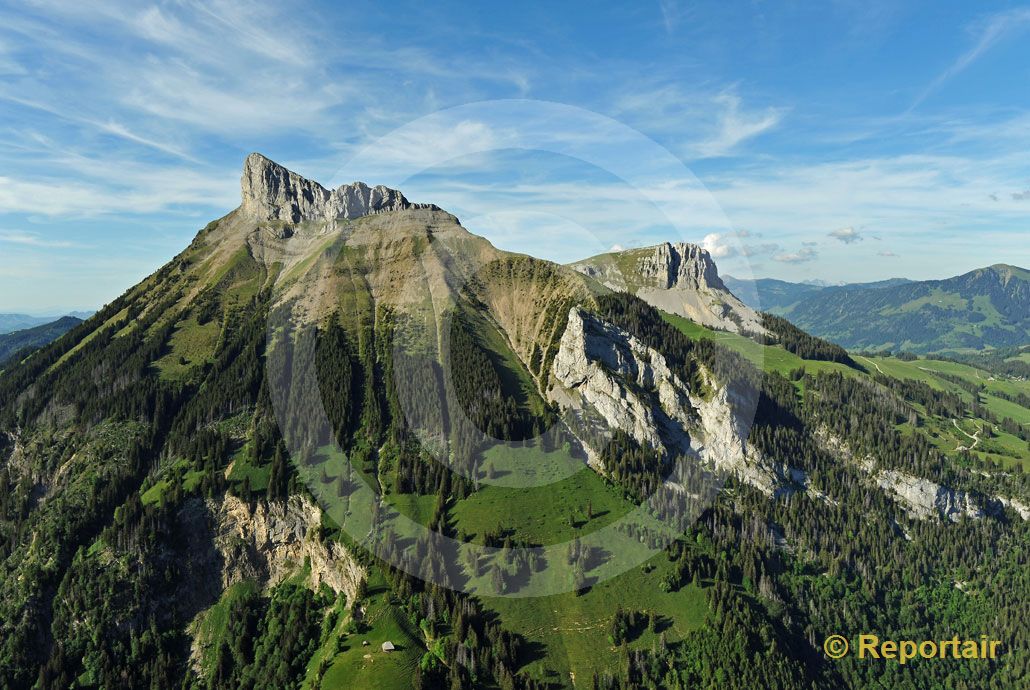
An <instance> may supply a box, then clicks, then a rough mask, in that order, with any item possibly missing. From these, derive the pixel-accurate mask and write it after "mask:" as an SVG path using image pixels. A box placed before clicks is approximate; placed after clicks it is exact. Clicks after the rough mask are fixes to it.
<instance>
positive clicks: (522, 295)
mask: <svg viewBox="0 0 1030 690" xmlns="http://www.w3.org/2000/svg"><path fill="white" fill-rule="evenodd" d="M977 303H978V304H979V303H980V302H977ZM859 365H861V366H859ZM918 365H919V366H922V367H923V368H922V369H920V368H919V367H918V366H916V363H912V364H910V363H907V362H903V361H900V360H896V359H892V358H876V359H870V358H866V360H865V361H863V362H858V363H856V362H855V361H852V360H851V358H850V356H849V355H848V354H847V352H845V351H844V350H842V349H841V348H839V347H837V346H834V345H831V344H829V343H826V342H825V341H822V340H820V339H818V338H815V337H813V336H811V335H809V334H808V333H807V332H805V331H803V330H801V329H799V328H797V327H796V326H794V325H792V324H791V323H790V322H788V321H786V320H783V319H779V318H776V317H771V316H769V315H763V314H760V313H757V312H755V311H754V310H753V309H751V308H749V307H747V306H745V305H744V304H743V303H742V302H740V300H738V299H737V298H736V297H734V296H733V294H732V293H731V292H730V291H729V290H728V289H727V288H726V286H725V284H724V283H723V282H722V280H721V279H720V278H719V276H718V273H717V271H716V268H715V264H714V262H713V261H712V260H711V257H710V256H709V255H708V254H707V252H705V251H704V250H703V249H701V248H699V247H695V246H693V245H687V244H674V245H673V244H663V245H658V246H656V247H650V248H645V249H640V250H632V251H630V252H623V253H615V254H608V255H602V256H601V257H594V258H592V259H588V260H585V261H583V262H579V263H577V264H574V265H571V266H562V265H558V264H555V263H552V262H549V261H544V260H540V259H536V258H533V257H530V256H525V255H521V254H512V253H508V252H505V251H502V250H499V249H497V248H496V247H494V246H493V245H491V244H490V243H489V242H488V241H487V240H485V239H483V238H481V237H477V236H475V235H473V234H471V233H469V232H468V231H467V230H466V229H465V228H463V227H462V226H461V225H460V223H459V221H458V219H457V218H455V217H454V216H453V215H451V214H449V213H447V212H446V211H444V210H442V209H440V208H438V207H436V206H434V205H431V204H415V203H411V202H409V201H408V200H407V199H406V198H405V197H404V195H403V194H401V193H400V192H399V191H397V190H392V189H389V188H386V187H381V186H368V185H366V184H363V183H353V184H348V185H344V186H342V187H340V188H338V189H336V190H328V189H326V188H324V187H322V186H321V185H319V184H318V183H316V182H313V181H310V180H307V179H305V178H303V177H301V176H300V175H297V174H296V173H293V172H291V171H289V170H287V169H286V168H284V167H282V166H280V165H278V164H276V163H274V162H272V161H270V160H269V159H267V158H265V157H264V156H261V155H259V154H252V155H251V156H249V157H248V158H247V160H246V162H245V164H244V170H243V175H242V179H241V205H240V206H239V207H238V208H237V209H235V210H233V211H231V212H230V213H228V214H227V215H225V216H224V217H222V218H220V219H218V220H215V221H213V222H211V223H210V224H208V225H207V226H206V227H205V228H203V229H202V230H200V232H199V233H198V234H197V236H196V238H195V239H194V240H193V242H192V243H191V244H190V245H189V246H188V247H187V248H186V249H185V250H184V251H183V252H182V253H180V254H179V255H178V256H176V257H174V258H173V259H172V260H171V261H169V263H167V264H166V265H165V266H163V267H162V268H161V269H159V270H158V271H157V272H156V273H154V274H153V275H151V276H149V277H148V278H146V279H145V280H143V281H142V282H141V283H140V284H138V285H136V286H134V287H132V288H130V289H129V290H128V291H126V292H125V294H123V295H122V296H121V297H119V298H118V299H116V300H115V301H113V302H112V303H111V304H109V305H106V306H105V307H104V308H103V309H101V310H100V311H99V312H98V313H97V314H96V315H94V316H93V317H92V318H90V319H89V320H87V321H86V322H84V323H82V324H79V325H77V326H75V327H74V328H73V329H71V330H70V331H69V332H68V333H67V334H65V335H64V336H63V337H61V338H59V339H57V340H55V341H54V342H51V343H50V344H47V345H44V346H43V347H41V348H40V349H38V350H35V351H34V352H32V353H31V354H26V355H24V356H21V357H19V358H17V359H16V360H13V361H12V363H11V364H10V366H9V367H8V368H7V369H5V370H4V371H3V373H2V374H0V687H2V688H12V689H14V688H19V689H20V688H26V687H38V688H69V687H81V688H134V687H162V688H163V687H182V688H198V689H200V688H203V689H223V688H225V689H228V688H233V689H235V688H249V689H258V688H261V689H265V688H268V689H271V688H276V689H279V688H311V689H314V688H322V689H325V690H330V689H332V688H364V687H378V688H387V689H392V688H398V689H400V688H504V689H513V690H514V689H516V688H518V689H526V690H536V689H542V688H573V687H594V688H604V689H616V688H626V689H629V688H688V687H690V688H693V687H713V688H714V687H730V688H754V687H768V688H798V689H801V688H806V689H807V688H812V687H831V686H832V687H856V688H857V687H869V686H873V685H877V686H886V687H899V686H906V687H916V688H923V687H925V688H931V687H949V686H952V687H969V688H972V687H977V688H1006V687H1015V686H1017V685H1018V683H1019V682H1020V681H1019V680H1018V679H1019V678H1025V677H1026V672H1027V668H1026V659H1025V658H1024V657H1023V656H1021V655H1020V654H1017V653H1015V651H1013V653H1011V654H1003V655H1002V656H1001V657H1000V658H999V659H997V660H996V661H992V662H990V663H976V664H971V663H969V662H968V660H953V659H942V660H939V661H938V662H936V663H932V664H931V663H926V664H918V665H917V664H913V665H911V666H900V665H897V664H870V663H867V662H864V661H858V660H856V659H853V658H846V659H843V660H840V661H834V660H830V659H828V658H826V657H825V656H824V655H823V653H822V639H823V638H824V637H825V636H826V635H829V634H831V633H843V634H848V635H852V634H858V633H860V632H868V631H875V632H877V633H878V634H880V635H881V637H882V638H883V639H902V638H905V639H907V638H909V637H912V636H913V635H918V636H919V637H923V638H925V639H950V638H951V637H952V636H953V635H954V634H956V632H957V633H959V634H961V635H966V636H969V637H971V638H975V637H977V636H978V635H979V634H980V633H981V632H982V633H985V634H990V635H992V636H994V637H996V638H998V639H1001V640H1004V643H1005V645H1006V648H1010V649H1012V650H1020V649H1025V647H1026V644H1027V642H1028V637H1027V636H1028V632H1027V630H1026V626H1025V624H1024V621H1023V617H1022V616H1021V615H1020V614H1019V611H1018V604H1016V605H1014V603H1013V602H1021V601H1023V600H1025V599H1026V598H1027V594H1028V593H1030V591H1028V590H1030V583H1028V580H1027V575H1026V568H1025V562H1024V560H1025V559H1024V554H1025V549H1024V548H1023V546H1024V545H1025V543H1026V540H1027V538H1028V536H1030V534H1028V531H1027V530H1028V524H1030V523H1028V521H1030V508H1028V506H1030V485H1028V481H1027V479H1026V475H1025V474H1024V472H1023V470H1024V467H1025V466H1026V465H1027V464H1030V446H1028V444H1030V416H1028V415H1030V410H1028V409H1027V403H1028V402H1030V389H1028V387H1027V386H1026V385H1025V382H1020V381H1017V380H1015V379H1012V380H1009V379H1006V380H1003V381H1002V380H997V381H995V380H992V381H983V380H981V379H979V378H978V377H977V374H976V370H974V369H972V368H970V367H965V366H963V365H961V364H957V363H954V362H939V361H935V360H919V361H918ZM924 369H926V370H927V371H930V370H933V371H936V372H937V373H932V372H931V373H927V371H924ZM1020 396H1023V397H1020ZM960 444H961V445H960ZM680 506H689V508H690V509H689V510H687V511H683V510H682V509H680V508H679V507H680ZM913 669H917V671H918V672H915V671H913Z"/></svg>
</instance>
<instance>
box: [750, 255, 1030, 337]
mask: <svg viewBox="0 0 1030 690" xmlns="http://www.w3.org/2000/svg"><path fill="white" fill-rule="evenodd" d="M768 282H769V281H758V283H759V287H758V290H759V295H760V296H761V297H768V299H766V300H764V301H763V305H764V308H765V309H766V310H768V311H772V312H773V313H777V314H782V315H784V316H787V317H788V318H789V319H790V320H791V321H792V322H793V323H795V324H797V325H798V326H800V327H801V328H804V329H806V330H808V331H810V332H811V333H813V334H814V335H817V336H820V337H823V338H826V339H828V340H831V341H833V342H836V343H839V344H841V345H843V346H845V347H847V348H851V349H865V350H880V349H894V350H906V351H910V352H917V353H926V352H945V351H951V352H971V351H976V350H983V349H987V348H1005V347H1012V346H1018V345H1023V344H1025V343H1026V342H1028V341H1030V271H1027V270H1026V269H1023V268H1019V267H1016V266H1008V265H1005V264H997V265H995V266H990V267H988V268H982V269H977V270H975V271H970V272H969V273H966V274H964V275H961V276H956V277H954V278H948V279H946V280H926V281H916V282H901V283H894V281H883V282H881V283H872V284H858V285H845V286H841V287H828V288H820V289H816V290H812V289H807V288H808V287H810V286H797V285H793V284H786V286H789V288H790V289H785V288H784V289H781V288H783V286H781V285H778V284H775V285H771V286H766V283H768ZM776 282H777V283H778V281H776Z"/></svg>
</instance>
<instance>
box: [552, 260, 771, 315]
mask: <svg viewBox="0 0 1030 690" xmlns="http://www.w3.org/2000/svg"><path fill="white" fill-rule="evenodd" d="M571 266H572V268H574V269H576V270H577V271H579V272H580V273H583V274H585V275H588V276H590V277H592V278H594V279H595V280H597V281H599V282H600V283H602V284H603V285H605V286H606V287H609V288H611V289H613V290H620V291H625V292H629V293H632V294H635V295H636V296H637V297H639V298H640V299H642V300H644V301H645V302H647V303H648V304H650V305H652V306H654V307H657V308H658V309H662V310H663V311H667V312H669V313H672V314H677V315H679V316H682V317H684V318H688V319H690V320H691V321H696V322H697V323H700V324H701V325H703V326H708V327H710V328H716V329H720V330H725V331H731V332H733V333H749V334H765V333H766V332H767V331H766V329H765V328H764V327H763V326H762V319H761V317H760V316H759V315H758V314H757V313H756V312H755V311H754V310H753V309H751V307H748V306H747V305H746V304H744V303H743V302H741V301H740V300H739V299H737V297H736V296H735V295H734V294H733V293H732V292H730V291H729V289H728V288H727V287H726V285H725V284H724V283H723V282H722V279H721V278H720V277H719V271H718V269H717V268H716V266H715V262H714V261H713V260H712V257H711V255H710V254H709V253H708V251H707V250H705V249H703V248H702V247H699V246H697V245H695V244H689V243H686V242H676V243H670V242H663V243H662V244H657V245H655V246H653V247H644V248H642V249H628V250H625V251H621V252H613V253H610V254H601V255H600V256H595V257H592V258H590V259H584V260H583V261H578V262H576V263H574V264H571Z"/></svg>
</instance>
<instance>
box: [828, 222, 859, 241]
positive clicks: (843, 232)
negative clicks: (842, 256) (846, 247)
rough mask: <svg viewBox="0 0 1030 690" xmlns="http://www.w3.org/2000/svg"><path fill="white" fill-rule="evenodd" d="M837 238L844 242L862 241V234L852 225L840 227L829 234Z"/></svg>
mask: <svg viewBox="0 0 1030 690" xmlns="http://www.w3.org/2000/svg"><path fill="white" fill-rule="evenodd" d="M829 236H830V237H832V238H833V239H835V240H840V241H841V242H843V243H844V244H852V243H854V242H861V241H862V235H861V234H860V233H859V232H858V230H855V228H852V227H850V226H849V227H846V228H838V229H837V230H834V231H833V232H831V233H830V234H829Z"/></svg>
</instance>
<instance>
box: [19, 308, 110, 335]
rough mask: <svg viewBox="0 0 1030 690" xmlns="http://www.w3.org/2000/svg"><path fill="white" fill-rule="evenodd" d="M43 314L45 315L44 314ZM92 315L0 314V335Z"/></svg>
mask: <svg viewBox="0 0 1030 690" xmlns="http://www.w3.org/2000/svg"><path fill="white" fill-rule="evenodd" d="M44 314H46V313H45V312H44ZM92 315H93V312H92V311H67V312H62V311H60V310H54V312H53V314H52V315H44V316H38V315H35V314H0V335H3V334H4V333H13V332H15V331H23V330H25V329H26V328H34V327H36V326H42V325H44V324H48V323H53V322H54V321H57V320H58V319H59V318H61V317H64V316H74V317H75V318H77V319H79V320H85V319H88V318H89V317H90V316H92Z"/></svg>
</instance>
